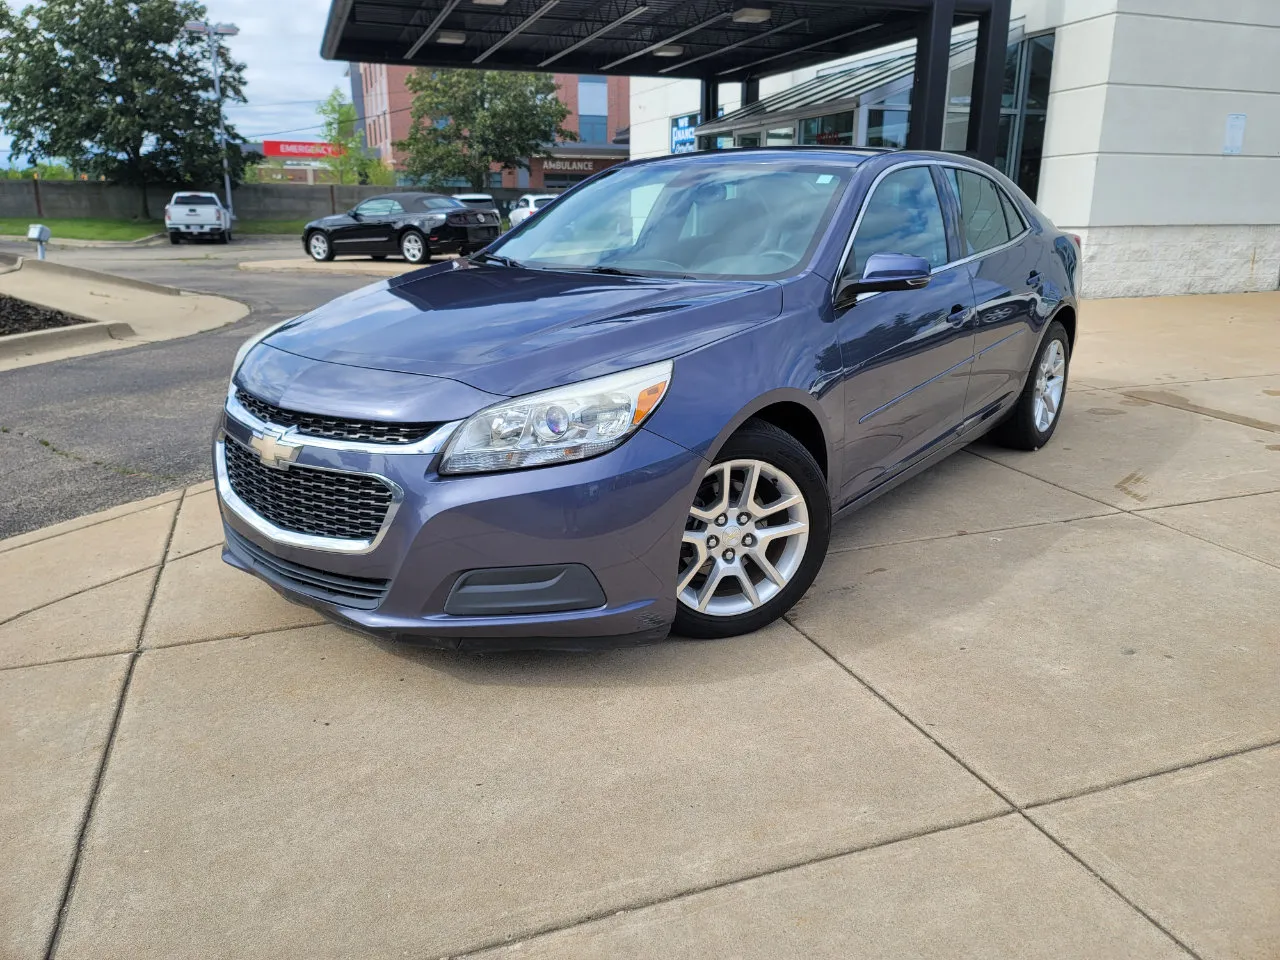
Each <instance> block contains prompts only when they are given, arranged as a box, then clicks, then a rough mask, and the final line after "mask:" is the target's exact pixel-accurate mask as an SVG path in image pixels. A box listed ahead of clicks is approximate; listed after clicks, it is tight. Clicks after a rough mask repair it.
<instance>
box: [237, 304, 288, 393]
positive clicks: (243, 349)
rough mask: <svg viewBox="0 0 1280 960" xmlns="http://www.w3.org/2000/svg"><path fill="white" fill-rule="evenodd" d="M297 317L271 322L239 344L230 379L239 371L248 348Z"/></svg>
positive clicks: (250, 348)
mask: <svg viewBox="0 0 1280 960" xmlns="http://www.w3.org/2000/svg"><path fill="white" fill-rule="evenodd" d="M297 319H298V318H297V317H290V318H289V319H288V320H281V321H280V322H279V323H273V324H272V325H271V326H269V327H267V329H265V330H260V331H259V332H258V333H255V334H254V335H253V336H252V337H250V338H249V339H248V340H246V341H245V342H244V343H242V344H240V349H239V350H237V351H236V358H235V360H233V361H232V362H231V379H232V380H234V379H235V378H236V374H237V373H239V372H240V364H242V363H244V358H245V357H247V356H248V355H249V351H250V350H252V349H253V348H254V347H256V346H257V345H258V344H260V343H261V342H262V341H263V340H265V339H267V337H269V336H271V335H272V334H273V333H275V332H276V331H277V330H279V329H280V328H281V327H283V326H284V325H285V324H286V323H290V322H292V321H294V320H297Z"/></svg>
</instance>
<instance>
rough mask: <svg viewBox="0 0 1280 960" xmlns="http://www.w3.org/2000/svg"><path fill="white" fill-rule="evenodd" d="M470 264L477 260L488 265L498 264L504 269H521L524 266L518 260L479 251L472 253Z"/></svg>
mask: <svg viewBox="0 0 1280 960" xmlns="http://www.w3.org/2000/svg"><path fill="white" fill-rule="evenodd" d="M468 259H469V260H471V261H472V262H475V261H477V260H481V261H487V262H489V263H500V264H502V265H503V266H504V267H523V266H524V264H523V263H521V262H520V261H519V260H512V259H511V258H510V257H504V256H502V255H501V254H499V253H486V252H485V251H483V250H481V251H480V252H479V253H473V254H472V255H471V256H470V257H469V258H468Z"/></svg>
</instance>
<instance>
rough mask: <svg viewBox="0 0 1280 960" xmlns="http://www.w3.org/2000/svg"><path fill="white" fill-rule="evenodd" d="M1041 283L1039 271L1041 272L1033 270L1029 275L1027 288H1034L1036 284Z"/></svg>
mask: <svg viewBox="0 0 1280 960" xmlns="http://www.w3.org/2000/svg"><path fill="white" fill-rule="evenodd" d="M1039 282H1040V271H1039V270H1032V271H1031V272H1030V273H1029V274H1027V286H1028V287H1034V286H1035V285H1036V284H1038V283H1039Z"/></svg>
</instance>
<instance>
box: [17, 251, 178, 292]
mask: <svg viewBox="0 0 1280 960" xmlns="http://www.w3.org/2000/svg"><path fill="white" fill-rule="evenodd" d="M14 269H15V270H31V271H34V272H35V273H46V274H53V275H54V276H61V277H76V278H78V279H81V280H96V281H97V282H99V283H109V284H112V285H113V286H117V287H130V288H132V289H134V290H146V291H148V292H149V293H161V294H164V295H165V296H169V297H177V296H181V294H182V291H181V290H179V289H178V288H177V287H166V286H164V285H163V284H159V283H149V282H148V281H146V280H131V279H129V278H128V277H117V276H116V275H115V274H111V273H99V272H98V271H97V270H86V269H84V268H83V267H69V266H67V265H66V264H64V263H53V262H51V261H49V260H31V259H28V258H27V257H18V258H17V265H16V266H15V267H14ZM3 272H6V273H8V272H12V271H3Z"/></svg>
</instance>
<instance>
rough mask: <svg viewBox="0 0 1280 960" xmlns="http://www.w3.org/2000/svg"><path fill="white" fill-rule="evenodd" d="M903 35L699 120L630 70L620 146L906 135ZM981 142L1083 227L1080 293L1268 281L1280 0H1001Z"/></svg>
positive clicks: (847, 140) (667, 85)
mask: <svg viewBox="0 0 1280 960" xmlns="http://www.w3.org/2000/svg"><path fill="white" fill-rule="evenodd" d="M868 6H874V5H872V4H869V5H868ZM975 36H976V32H975V30H974V28H973V27H966V26H960V27H957V28H955V29H954V30H953V31H952V36H951V49H950V63H949V69H948V84H947V86H948V90H947V107H946V121H945V125H944V128H943V140H942V146H943V148H944V149H948V150H964V149H965V146H966V132H965V127H966V125H967V120H968V111H969V100H970V88H971V85H972V78H973V64H974V60H975ZM914 48H915V43H914V42H913V41H908V42H906V43H899V44H896V45H893V46H890V47H888V48H882V49H880V50H877V51H874V52H871V53H863V54H859V55H855V56H853V57H846V58H842V59H839V60H835V61H832V62H829V63H825V64H820V65H816V66H813V67H808V68H805V69H802V70H797V71H791V72H788V73H783V74H779V75H775V76H769V77H762V78H761V79H760V80H759V87H758V91H756V90H750V89H747V88H746V85H744V84H740V83H733V84H725V85H722V86H721V87H720V90H719V93H720V103H719V104H718V109H717V110H716V113H717V114H718V115H717V116H714V117H711V118H709V119H708V120H706V121H705V122H704V120H703V118H702V117H701V115H700V107H701V106H702V104H701V100H700V98H701V86H700V84H699V83H698V82H697V81H695V80H686V79H665V78H657V79H655V78H636V79H635V80H634V81H633V82H632V94H631V96H632V100H631V134H630V136H631V155H632V157H653V156H661V155H664V154H668V153H674V152H681V151H684V150H693V149H697V148H702V149H717V148H719V149H724V148H729V147H733V146H739V147H745V146H752V145H756V144H836V143H839V144H848V145H866V146H886V147H897V146H905V145H906V143H907V139H906V134H907V126H908V119H909V115H908V112H907V110H908V106H907V105H908V104H909V103H910V98H911V90H912V79H913V70H914V66H915V54H914ZM744 94H746V97H747V99H748V100H750V102H747V103H744V102H743V101H744ZM753 97H755V98H758V99H751V98H753ZM997 144H998V146H997V151H996V157H995V163H996V165H997V166H999V167H1000V168H1001V169H1002V170H1003V171H1004V172H1005V173H1006V174H1008V175H1009V176H1010V177H1012V178H1013V179H1014V180H1015V181H1017V182H1018V184H1019V185H1020V186H1021V187H1022V188H1023V189H1024V190H1025V191H1026V192H1027V193H1028V194H1030V195H1032V196H1033V198H1034V199H1035V201H1036V203H1037V205H1038V206H1039V207H1040V208H1041V209H1042V210H1043V211H1044V212H1045V213H1046V214H1047V215H1048V216H1049V217H1051V218H1052V219H1053V221H1054V222H1055V223H1057V224H1058V225H1059V226H1060V227H1062V228H1063V229H1065V230H1070V231H1071V232H1073V233H1078V234H1080V235H1081V236H1082V237H1083V238H1084V251H1083V252H1084V266H1085V269H1084V281H1085V293H1086V294H1087V295H1089V296H1095V297H1110V296H1139V295H1153V294H1181V293H1226V292H1246V291H1257V290H1275V289H1277V287H1278V286H1280V2H1276V0H1231V2H1229V3H1227V2H1223V0H1065V2H1064V0H1012V4H1011V9H1010V21H1009V43H1008V47H1007V53H1006V58H1005V63H1004V71H1003V78H1002V83H1001V102H1000V124H999V135H998V139H997Z"/></svg>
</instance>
